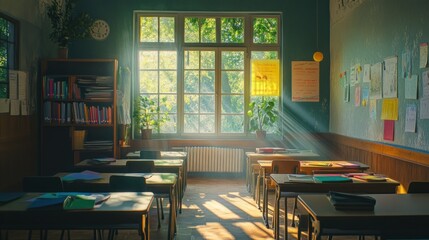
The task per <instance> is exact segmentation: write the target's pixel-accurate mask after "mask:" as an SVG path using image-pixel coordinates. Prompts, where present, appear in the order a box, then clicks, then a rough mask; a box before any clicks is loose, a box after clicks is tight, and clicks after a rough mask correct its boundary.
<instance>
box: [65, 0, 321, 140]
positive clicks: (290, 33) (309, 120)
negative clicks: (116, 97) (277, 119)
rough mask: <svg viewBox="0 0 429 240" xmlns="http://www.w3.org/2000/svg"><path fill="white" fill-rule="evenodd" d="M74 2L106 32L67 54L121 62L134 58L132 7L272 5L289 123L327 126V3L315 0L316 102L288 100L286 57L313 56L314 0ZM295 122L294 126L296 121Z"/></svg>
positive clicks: (256, 9) (288, 64)
mask: <svg viewBox="0 0 429 240" xmlns="http://www.w3.org/2000/svg"><path fill="white" fill-rule="evenodd" d="M79 4H80V5H79V8H80V9H81V10H85V11H87V12H88V13H90V15H91V16H93V17H94V18H98V19H104V20H106V21H107V22H108V23H109V25H110V30H111V33H110V35H109V37H108V38H107V39H106V40H104V41H95V40H81V41H76V42H74V43H73V44H72V45H71V46H70V51H69V55H70V57H72V58H117V59H119V65H120V66H131V63H132V59H133V11H134V10H146V11H151V10H155V11H219V12H229V11H243V12H264V11H274V12H281V13H282V14H283V22H282V25H283V43H282V44H283V49H284V52H283V75H284V76H283V85H284V86H283V92H284V99H283V102H284V108H285V111H286V112H287V113H288V119H287V120H286V121H285V122H287V124H288V125H290V123H292V125H293V126H289V128H288V129H292V128H293V129H296V130H303V129H304V130H305V129H307V130H310V131H322V132H326V131H328V125H329V6H328V4H329V3H328V0H319V12H320V13H319V15H318V16H319V48H320V49H321V50H322V51H323V52H324V53H325V60H324V61H323V62H322V63H321V83H320V85H321V86H320V89H321V93H320V94H321V95H320V99H321V100H320V102H318V103H292V102H291V100H290V99H291V97H290V96H291V91H290V88H291V80H290V79H291V74H290V69H291V61H293V60H301V61H302V60H308V61H310V60H312V54H313V52H314V51H315V49H316V47H317V46H316V29H317V28H316V0H288V1H285V0H274V1H270V2H269V3H264V2H261V1H256V0H248V1H246V2H243V1H240V0H220V1H208V0H200V1H195V0H179V1H171V0H157V1H148V0H128V1H117V0H91V1H80V2H79ZM297 125H300V126H299V127H296V126H297Z"/></svg>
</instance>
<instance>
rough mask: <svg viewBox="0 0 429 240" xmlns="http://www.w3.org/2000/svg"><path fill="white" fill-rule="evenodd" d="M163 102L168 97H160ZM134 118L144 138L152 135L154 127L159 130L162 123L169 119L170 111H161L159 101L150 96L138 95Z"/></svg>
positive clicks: (163, 102)
mask: <svg viewBox="0 0 429 240" xmlns="http://www.w3.org/2000/svg"><path fill="white" fill-rule="evenodd" d="M160 101H161V103H160V105H162V104H165V102H166V101H167V99H166V98H161V99H160ZM134 104H135V105H134V111H133V119H134V125H135V126H136V129H139V130H140V133H141V138H142V139H150V138H151V137H152V129H155V130H156V131H158V132H159V128H160V127H161V125H162V124H164V123H165V122H166V121H168V120H169V118H168V112H163V113H161V111H160V107H159V106H158V103H157V102H155V101H154V100H153V99H150V98H149V97H148V96H142V95H140V96H138V97H136V99H135V101H134Z"/></svg>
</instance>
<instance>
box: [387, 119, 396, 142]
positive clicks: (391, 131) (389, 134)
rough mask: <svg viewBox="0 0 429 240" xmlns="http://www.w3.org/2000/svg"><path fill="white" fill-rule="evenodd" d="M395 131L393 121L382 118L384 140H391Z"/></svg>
mask: <svg viewBox="0 0 429 240" xmlns="http://www.w3.org/2000/svg"><path fill="white" fill-rule="evenodd" d="M394 133H395V121H394V120H384V140H389V141H393V139H394V138H393V137H394Z"/></svg>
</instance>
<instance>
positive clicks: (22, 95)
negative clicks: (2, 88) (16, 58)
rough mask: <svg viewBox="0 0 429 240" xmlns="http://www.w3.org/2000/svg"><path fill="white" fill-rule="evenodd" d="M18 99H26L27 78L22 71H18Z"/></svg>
mask: <svg viewBox="0 0 429 240" xmlns="http://www.w3.org/2000/svg"><path fill="white" fill-rule="evenodd" d="M18 99H20V100H24V99H28V78H27V73H26V72H23V71H18Z"/></svg>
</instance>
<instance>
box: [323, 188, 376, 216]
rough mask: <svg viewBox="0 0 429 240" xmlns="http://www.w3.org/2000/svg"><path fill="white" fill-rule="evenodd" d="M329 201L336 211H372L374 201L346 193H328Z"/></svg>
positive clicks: (366, 197)
mask: <svg viewBox="0 0 429 240" xmlns="http://www.w3.org/2000/svg"><path fill="white" fill-rule="evenodd" d="M328 198H329V201H330V202H331V203H332V205H333V206H334V207H335V209H336V210H369V211H372V210H374V206H375V202H376V201H375V199H374V198H372V197H369V196H361V195H355V194H348V193H339V192H332V191H331V192H329V193H328Z"/></svg>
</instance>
